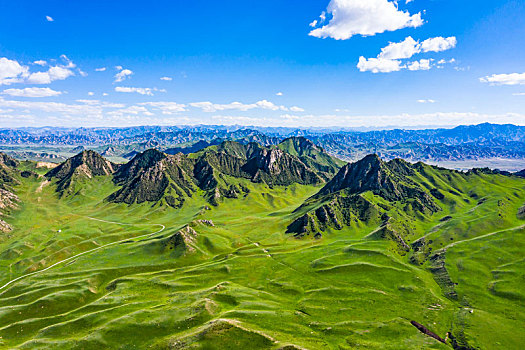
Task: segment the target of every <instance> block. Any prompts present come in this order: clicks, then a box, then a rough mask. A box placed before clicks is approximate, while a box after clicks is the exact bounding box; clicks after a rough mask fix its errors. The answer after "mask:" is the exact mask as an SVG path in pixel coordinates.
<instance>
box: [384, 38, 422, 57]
mask: <svg viewBox="0 0 525 350" xmlns="http://www.w3.org/2000/svg"><path fill="white" fill-rule="evenodd" d="M419 52H420V48H419V43H418V42H417V41H415V40H414V39H413V38H412V37H411V36H409V37H407V38H406V39H405V40H403V41H401V42H399V43H390V44H388V46H386V47H384V48H382V49H381V53H380V54H379V56H378V58H384V59H389V60H398V59H403V58H410V57H412V56H414V55H415V54H417V53H419Z"/></svg>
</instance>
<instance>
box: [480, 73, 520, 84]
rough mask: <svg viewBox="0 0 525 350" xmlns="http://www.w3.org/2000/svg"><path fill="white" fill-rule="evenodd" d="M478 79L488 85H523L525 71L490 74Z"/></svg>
mask: <svg viewBox="0 0 525 350" xmlns="http://www.w3.org/2000/svg"><path fill="white" fill-rule="evenodd" d="M479 81H481V82H482V83H488V84H490V85H525V73H511V74H492V75H489V76H486V77H483V78H479Z"/></svg>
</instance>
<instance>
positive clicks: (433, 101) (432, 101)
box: [417, 100, 436, 103]
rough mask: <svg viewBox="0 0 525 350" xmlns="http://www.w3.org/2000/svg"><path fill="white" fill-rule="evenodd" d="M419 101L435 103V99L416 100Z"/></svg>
mask: <svg viewBox="0 0 525 350" xmlns="http://www.w3.org/2000/svg"><path fill="white" fill-rule="evenodd" d="M417 102H419V103H436V101H435V100H417Z"/></svg>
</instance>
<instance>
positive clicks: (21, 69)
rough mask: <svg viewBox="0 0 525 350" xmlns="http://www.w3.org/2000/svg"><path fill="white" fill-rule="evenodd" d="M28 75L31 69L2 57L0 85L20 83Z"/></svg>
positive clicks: (0, 58) (0, 59) (0, 61)
mask: <svg viewBox="0 0 525 350" xmlns="http://www.w3.org/2000/svg"><path fill="white" fill-rule="evenodd" d="M28 75H29V67H27V66H22V65H21V64H20V63H18V62H17V61H14V60H10V59H7V58H6V57H0V85H10V84H13V83H19V82H21V81H23V79H24V78H26V77H27V76H28Z"/></svg>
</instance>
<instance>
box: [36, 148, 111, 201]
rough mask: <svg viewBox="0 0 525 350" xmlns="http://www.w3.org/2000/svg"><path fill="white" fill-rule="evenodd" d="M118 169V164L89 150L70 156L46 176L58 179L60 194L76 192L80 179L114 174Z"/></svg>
mask: <svg viewBox="0 0 525 350" xmlns="http://www.w3.org/2000/svg"><path fill="white" fill-rule="evenodd" d="M116 169H118V165H116V164H113V163H111V162H110V161H108V160H107V159H105V158H104V157H102V156H101V155H100V154H98V153H96V152H94V151H91V150H89V151H82V152H81V153H79V154H77V155H76V156H74V157H72V158H69V159H68V160H66V161H65V162H64V163H62V164H60V165H59V166H57V167H56V168H54V169H51V170H50V171H49V172H48V173H47V174H46V175H45V176H46V177H47V178H48V179H57V180H58V182H57V191H58V192H59V193H60V195H64V194H70V193H73V192H74V188H75V185H76V182H77V181H78V180H80V179H91V178H93V177H95V176H108V175H112V174H113V173H114V172H115V170H116Z"/></svg>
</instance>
